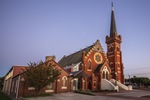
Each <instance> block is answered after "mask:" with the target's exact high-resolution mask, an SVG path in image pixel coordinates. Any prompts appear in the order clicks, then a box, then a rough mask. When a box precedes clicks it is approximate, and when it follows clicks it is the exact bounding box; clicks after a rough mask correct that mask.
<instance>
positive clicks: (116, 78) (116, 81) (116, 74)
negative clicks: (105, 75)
mask: <svg viewBox="0 0 150 100" xmlns="http://www.w3.org/2000/svg"><path fill="white" fill-rule="evenodd" d="M115 77H116V81H115V85H116V86H117V72H115Z"/></svg>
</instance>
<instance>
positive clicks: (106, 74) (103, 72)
mask: <svg viewBox="0 0 150 100" xmlns="http://www.w3.org/2000/svg"><path fill="white" fill-rule="evenodd" d="M102 75H103V79H107V80H109V71H108V69H107V67H106V66H105V67H104V68H103V69H102Z"/></svg>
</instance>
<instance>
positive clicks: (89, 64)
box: [88, 60, 91, 69]
mask: <svg viewBox="0 0 150 100" xmlns="http://www.w3.org/2000/svg"><path fill="white" fill-rule="evenodd" d="M88 69H91V61H90V60H88Z"/></svg>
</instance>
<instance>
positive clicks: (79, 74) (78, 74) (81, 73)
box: [70, 70, 89, 78]
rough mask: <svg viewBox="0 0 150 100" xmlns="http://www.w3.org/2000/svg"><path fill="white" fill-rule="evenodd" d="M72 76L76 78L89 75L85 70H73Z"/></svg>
mask: <svg viewBox="0 0 150 100" xmlns="http://www.w3.org/2000/svg"><path fill="white" fill-rule="evenodd" d="M70 76H71V77H74V78H80V77H89V76H88V75H87V74H86V73H85V72H84V71H83V70H80V71H75V72H71V73H70Z"/></svg>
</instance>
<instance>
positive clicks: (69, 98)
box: [26, 90, 150, 100]
mask: <svg viewBox="0 0 150 100" xmlns="http://www.w3.org/2000/svg"><path fill="white" fill-rule="evenodd" d="M94 94H95V95H96V96H90V95H84V94H77V93H71V92H68V93H60V94H54V96H48V97H35V98H28V99H26V100H150V98H143V96H150V91H145V90H132V91H121V92H113V93H94Z"/></svg>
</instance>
